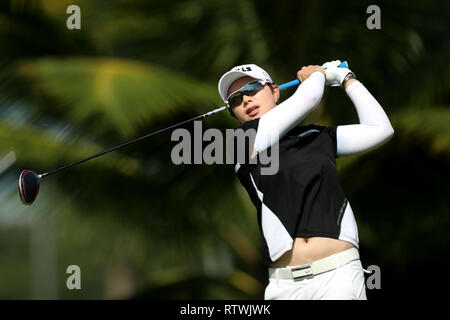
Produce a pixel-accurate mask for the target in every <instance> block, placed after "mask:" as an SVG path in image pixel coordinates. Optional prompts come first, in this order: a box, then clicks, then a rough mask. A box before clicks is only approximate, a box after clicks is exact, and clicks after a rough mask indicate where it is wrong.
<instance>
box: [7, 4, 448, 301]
mask: <svg viewBox="0 0 450 320" xmlns="http://www.w3.org/2000/svg"><path fill="white" fill-rule="evenodd" d="M70 4H76V5H78V6H79V7H80V8H81V30H68V29H67V27H66V19H67V18H68V16H69V15H68V14H67V13H66V8H67V6H68V5H70ZM370 4H372V3H369V2H367V1H356V0H353V1H345V2H329V1H323V0H320V1H308V2H307V1H282V2H281V1H280V2H275V1H266V0H264V1H255V0H239V1H237V0H233V1H224V0H217V1H206V0H190V1H187V0H185V1H181V0H180V1H142V0H141V1H138V0H130V1H107V0H97V1H87V0H79V1H75V0H71V1H68V0H67V1H66V0H64V1H63V0H41V1H38V0H35V1H19V0H16V1H14V0H10V1H2V2H1V3H0V63H1V64H0V66H1V67H2V72H1V73H0V161H2V158H3V157H4V156H5V155H6V154H8V153H9V152H11V151H14V154H15V156H16V159H17V160H16V162H15V163H14V164H13V165H12V166H11V167H9V168H8V169H6V170H5V171H3V172H0V203H1V206H0V259H1V261H2V263H1V266H0V288H1V289H0V298H2V299H14V298H19V299H31V298H48V299H56V298H60V299H106V298H112V299H124V298H145V299H162V298H169V299H184V298H191V299H192V298H193V299H196V298H198V299H255V298H262V296H263V290H264V287H265V284H266V281H267V279H266V270H265V269H264V267H263V266H262V261H261V254H260V250H259V249H260V238H259V237H260V235H259V230H258V227H257V225H256V218H255V209H254V208H253V206H252V204H251V203H250V201H249V199H248V197H247V195H246V193H245V190H244V189H243V188H242V187H241V186H240V185H239V183H238V181H237V179H236V177H235V176H234V171H233V168H232V167H231V166H224V165H222V166H220V165H216V166H208V165H180V166H176V165H174V164H173V163H172V162H171V159H170V152H171V149H172V147H173V146H174V143H173V142H170V136H169V133H168V134H163V135H160V136H156V137H153V138H151V139H150V140H148V141H143V142H140V143H138V144H136V145H133V146H129V147H127V148H125V149H121V150H119V151H116V152H114V153H111V154H109V155H105V156H103V157H101V158H98V159H96V160H93V161H89V162H87V163H85V164H82V165H79V166H76V167H73V168H71V169H69V170H66V171H63V172H61V173H59V174H58V175H54V176H51V177H48V178H46V179H45V180H43V181H42V184H41V191H40V194H39V196H38V198H37V200H36V203H35V204H33V206H30V207H24V206H23V205H22V204H21V203H20V200H19V197H18V194H17V177H18V176H19V173H20V171H21V170H22V169H31V170H33V171H35V172H47V171H49V170H51V169H54V168H57V167H59V166H62V165H64V164H67V163H69V162H72V161H75V160H78V159H80V158H83V157H85V156H89V155H91V154H93V153H96V152H99V151H102V150H104V149H107V148H109V147H111V146H114V145H117V144H120V143H123V142H125V141H127V140H130V139H133V138H135V137H138V136H141V135H144V134H147V133H149V132H151V131H154V130H156V129H159V128H163V127H166V126H168V125H171V124H173V123H176V122H178V121H182V120H185V119H187V118H189V117H193V116H195V115H198V114H200V113H204V112H207V111H210V110H212V109H214V108H216V107H219V106H221V101H220V98H219V96H218V94H217V89H216V85H217V81H218V79H219V77H220V76H221V75H222V74H223V73H224V72H225V71H227V70H229V69H230V68H231V67H232V66H234V65H238V64H242V63H256V64H258V65H261V66H262V67H264V68H265V69H266V70H267V71H268V72H269V73H270V74H271V76H272V78H273V79H274V80H275V81H276V82H278V83H284V82H287V81H290V80H292V79H294V78H295V75H296V71H297V70H298V69H299V68H300V67H301V66H302V65H307V64H322V63H323V62H325V61H329V60H334V59H341V60H347V61H348V62H349V64H350V67H351V69H352V70H353V71H354V72H355V73H356V74H357V76H358V78H359V79H361V81H362V82H363V83H364V84H365V85H366V87H367V88H368V89H369V90H370V91H371V92H372V93H373V94H374V96H375V97H376V98H377V99H378V100H379V101H380V103H381V104H382V105H383V107H384V109H385V110H386V112H387V114H388V116H389V117H390V119H391V121H392V124H393V126H394V129H395V136H394V138H393V139H392V140H391V141H390V142H389V143H388V144H386V145H384V146H383V147H380V148H378V149H376V150H374V151H371V152H369V153H366V154H362V155H358V156H352V157H347V158H343V159H339V160H338V166H339V175H340V177H341V179H342V185H343V187H344V190H345V191H346V193H347V196H348V198H349V200H350V202H351V203H352V207H353V210H354V212H355V215H356V219H357V221H358V225H359V233H360V242H361V248H360V251H361V255H362V262H363V266H365V267H367V266H368V265H370V264H376V265H379V266H380V268H381V271H382V290H378V291H373V290H372V291H369V292H368V296H369V298H373V299H378V298H380V299H383V298H392V297H395V296H396V295H398V294H399V292H401V294H402V295H404V294H407V293H409V294H413V292H416V293H417V292H420V289H421V288H422V289H423V288H427V286H429V285H431V284H430V283H427V282H424V281H422V282H423V283H421V284H420V285H418V284H417V282H416V281H412V280H411V279H412V278H413V277H414V275H417V272H423V271H424V270H437V268H439V266H440V265H442V264H443V263H446V262H448V258H447V255H446V252H447V250H448V249H447V248H448V245H449V243H450V239H449V233H448V231H447V230H448V227H449V226H450V218H449V217H450V215H449V214H450V212H449V208H450V203H449V197H448V195H449V194H450V190H449V184H448V177H449V157H450V131H449V125H448V124H449V123H450V112H449V110H450V109H449V92H450V80H449V79H450V78H449V76H448V74H449V73H450V61H449V60H450V54H449V53H450V41H449V39H450V37H449V29H448V21H449V18H450V17H449V13H450V10H449V9H450V8H449V4H448V2H446V1H427V2H422V1H420V2H419V1H403V0H397V1H389V2H385V1H380V2H378V3H377V4H378V5H379V6H380V8H381V29H380V30H369V29H367V28H366V19H367V18H368V14H366V8H367V7H368V6H369V5H370ZM288 95H289V92H283V94H282V97H283V98H285V97H286V96H288ZM357 120H358V118H357V115H356V112H355V110H354V108H353V107H352V105H351V102H350V101H349V99H348V98H347V97H346V96H345V94H344V93H343V92H342V90H339V89H334V88H329V89H327V90H326V93H325V95H324V99H323V101H322V103H321V104H320V105H319V107H318V108H317V110H315V111H314V112H313V113H312V114H311V115H310V116H309V118H308V119H307V120H306V121H305V122H315V123H318V124H323V125H331V124H334V125H337V124H346V123H355V122H357ZM236 125H237V123H236V122H235V120H234V119H232V118H231V117H229V116H228V115H227V114H225V113H223V114H220V115H216V116H214V117H211V118H208V119H207V120H205V121H204V123H203V127H204V129H207V128H208V127H215V128H220V129H222V130H224V129H225V128H230V127H235V126H236ZM72 264H75V265H79V266H80V268H81V270H82V290H74V291H70V290H68V289H67V288H66V279H67V277H68V274H66V268H67V266H69V265H72ZM420 286H422V287H420ZM410 289H413V290H410ZM427 290H429V289H427Z"/></svg>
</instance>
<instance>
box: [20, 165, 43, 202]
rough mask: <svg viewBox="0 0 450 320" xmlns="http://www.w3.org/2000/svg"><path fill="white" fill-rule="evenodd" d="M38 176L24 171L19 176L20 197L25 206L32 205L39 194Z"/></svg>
mask: <svg viewBox="0 0 450 320" xmlns="http://www.w3.org/2000/svg"><path fill="white" fill-rule="evenodd" d="M39 181H40V177H39V175H38V174H36V173H34V172H33V171H30V170H23V171H22V173H21V174H20V176H19V195H20V200H22V203H23V204H26V205H31V204H32V203H33V202H34V200H36V197H37V195H38V193H39Z"/></svg>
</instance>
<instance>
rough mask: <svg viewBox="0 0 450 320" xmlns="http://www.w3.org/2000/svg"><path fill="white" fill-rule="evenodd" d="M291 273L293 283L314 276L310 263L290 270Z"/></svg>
mask: <svg viewBox="0 0 450 320" xmlns="http://www.w3.org/2000/svg"><path fill="white" fill-rule="evenodd" d="M291 273H292V278H293V279H294V281H299V280H302V279H305V278H312V277H313V276H314V274H313V272H312V268H311V264H310V263H309V264H305V265H303V266H300V267H295V268H292V269H291Z"/></svg>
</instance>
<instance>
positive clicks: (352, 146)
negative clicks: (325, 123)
mask: <svg viewBox="0 0 450 320" xmlns="http://www.w3.org/2000/svg"><path fill="white" fill-rule="evenodd" d="M345 91H346V93H347V95H348V96H349V98H350V99H351V100H352V102H353V104H354V105H355V108H356V112H357V113H358V118H359V122H360V124H352V125H344V126H338V127H337V130H336V139H337V155H338V156H348V155H352V154H357V153H361V152H365V151H368V150H370V149H373V148H375V147H378V146H380V145H381V144H383V143H385V142H387V141H388V140H389V139H390V138H391V137H392V135H393V134H394V129H393V128H392V125H391V123H390V122H389V119H388V117H387V115H386V113H385V112H384V110H383V108H382V107H381V105H380V104H379V103H378V101H377V100H376V99H375V98H374V97H373V96H372V95H371V94H370V92H369V91H368V90H367V89H366V88H365V87H364V85H363V84H362V83H360V82H359V81H354V82H353V83H351V84H350V85H349V86H348V87H347V88H346V89H345Z"/></svg>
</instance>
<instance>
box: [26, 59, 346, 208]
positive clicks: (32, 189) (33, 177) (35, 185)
mask: <svg viewBox="0 0 450 320" xmlns="http://www.w3.org/2000/svg"><path fill="white" fill-rule="evenodd" d="M339 68H348V64H347V62H346V61H344V62H342V63H341V64H340V65H339ZM299 84H300V80H298V79H296V80H293V81H290V82H287V83H285V84H282V85H280V86H279V89H280V90H284V89H287V88H290V87H293V86H296V85H299ZM227 108H228V106H227V105H225V106H222V107H220V108H217V109H214V110H212V111H210V112H207V113H205V114H202V115H199V116H197V117H194V118H192V119H189V120H185V121H182V122H180V123H177V124H174V125H171V126H169V127H167V128H163V129H160V130H157V131H155V132H152V133H149V134H147V135H145V136H142V137H140V138H137V139H134V140H131V141H128V142H126V143H123V144H120V145H118V146H115V147H113V148H110V149H108V150H105V151H102V152H99V153H97V154H94V155H92V156H90V157H87V158H84V159H81V160H78V161H76V162H73V163H69V164H67V165H65V166H63V167H61V168H58V169H55V170H52V171H49V172H46V173H42V174H37V173H35V172H33V171H31V170H23V171H22V172H21V173H20V176H19V196H20V200H21V201H22V203H23V204H26V205H31V204H32V203H33V202H34V201H35V200H36V197H37V195H38V193H39V186H40V180H41V179H42V178H44V177H46V176H49V175H51V174H53V173H56V172H59V171H61V170H64V169H67V168H70V167H73V166H75V165H77V164H80V163H82V162H85V161H88V160H91V159H94V158H97V157H99V156H102V155H104V154H107V153H109V152H112V151H114V150H117V149H120V148H123V147H125V146H128V145H130V144H132V143H135V142H138V141H141V140H143V139H146V138H149V137H151V136H154V135H157V134H159V133H163V132H165V131H167V130H170V129H174V128H176V127H179V126H182V125H184V124H187V123H189V122H192V121H195V120H200V119H204V118H206V117H208V116H210V115H213V114H216V113H218V112H221V111H223V110H226V109H227Z"/></svg>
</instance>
